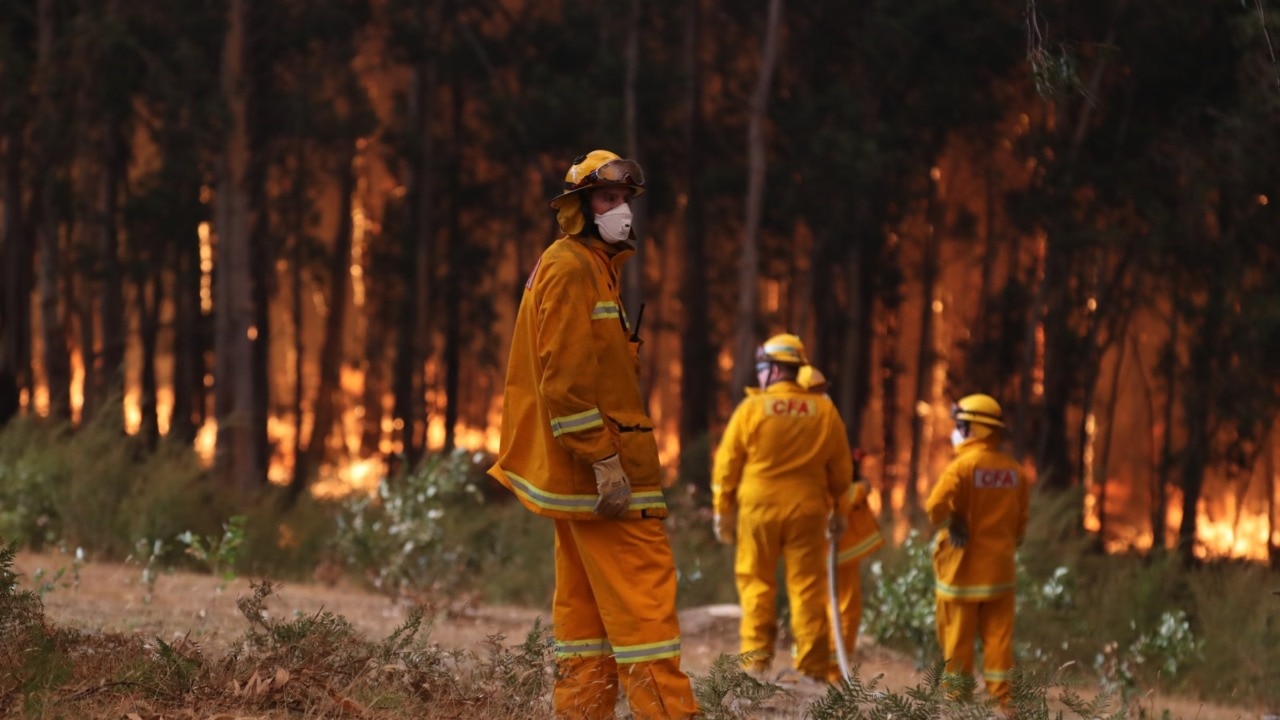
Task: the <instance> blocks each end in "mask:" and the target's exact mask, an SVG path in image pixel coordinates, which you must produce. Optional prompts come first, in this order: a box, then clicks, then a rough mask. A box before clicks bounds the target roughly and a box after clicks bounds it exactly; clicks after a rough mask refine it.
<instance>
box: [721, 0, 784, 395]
mask: <svg viewBox="0 0 1280 720" xmlns="http://www.w3.org/2000/svg"><path fill="white" fill-rule="evenodd" d="M782 3H783V0H769V17H768V19H767V20H766V21H765V28H764V33H765V35H764V47H763V49H762V51H761V53H760V75H759V76H758V77H757V78H756V86H755V91H754V92H752V94H751V107H750V110H749V115H748V120H747V197H746V202H745V205H746V218H745V221H744V222H743V226H742V235H743V238H742V259H741V261H740V263H741V264H740V265H739V266H738V312H737V342H736V343H735V347H736V349H735V351H734V355H733V360H734V362H733V386H732V390H731V391H732V392H733V393H735V395H736V393H738V392H741V389H742V388H743V387H745V386H746V385H747V383H748V382H750V380H751V376H752V373H753V371H754V366H753V358H754V354H755V348H756V346H757V344H758V338H757V337H756V333H757V328H756V318H757V312H758V308H757V304H758V303H757V300H756V296H757V295H758V292H757V286H756V284H757V282H758V275H759V273H760V218H761V216H762V214H763V210H764V183H765V172H766V170H767V168H766V159H765V150H766V145H767V142H766V138H765V123H766V122H767V121H768V115H767V114H766V113H767V111H768V107H769V92H770V87H771V85H772V83H773V71H774V67H775V65H776V64H777V60H778V44H779V35H780V34H781V30H782V27H781V25H782V9H783V8H782Z"/></svg>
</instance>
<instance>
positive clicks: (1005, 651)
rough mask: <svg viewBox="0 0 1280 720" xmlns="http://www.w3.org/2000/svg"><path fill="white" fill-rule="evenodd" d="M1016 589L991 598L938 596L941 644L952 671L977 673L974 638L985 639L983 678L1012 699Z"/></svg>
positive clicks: (996, 691) (1002, 700)
mask: <svg viewBox="0 0 1280 720" xmlns="http://www.w3.org/2000/svg"><path fill="white" fill-rule="evenodd" d="M1014 603H1015V597H1014V594H1013V593H1007V594H1005V595H1000V596H997V597H994V598H991V599H989V600H944V599H942V598H938V610H937V612H938V615H937V617H938V644H940V645H941V646H942V654H943V657H945V658H946V659H947V669H946V671H947V672H948V673H954V674H959V673H965V674H969V675H972V674H973V642H974V640H975V639H976V638H978V637H980V638H981V639H982V679H983V680H984V681H986V684H987V692H988V693H989V694H990V695H991V696H992V697H994V698H997V699H998V700H999V701H1000V704H1001V705H1005V704H1006V703H1008V702H1009V671H1010V670H1012V669H1013V614H1014Z"/></svg>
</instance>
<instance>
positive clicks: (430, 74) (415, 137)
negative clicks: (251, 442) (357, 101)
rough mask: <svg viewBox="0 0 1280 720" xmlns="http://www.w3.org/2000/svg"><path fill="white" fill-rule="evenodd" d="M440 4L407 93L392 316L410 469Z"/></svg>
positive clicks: (429, 17)
mask: <svg viewBox="0 0 1280 720" xmlns="http://www.w3.org/2000/svg"><path fill="white" fill-rule="evenodd" d="M440 5H441V3H439V2H435V3H431V4H430V5H426V4H424V5H423V6H422V7H421V9H420V14H419V16H418V21H419V23H420V24H421V31H422V38H423V50H422V54H421V55H420V56H419V58H418V61H417V64H416V65H415V67H414V69H413V80H412V87H411V89H410V94H409V113H408V115H409V119H408V125H409V128H410V133H409V136H410V140H409V143H410V147H409V150H408V152H407V154H408V156H409V173H408V174H409V177H408V180H407V182H406V192H405V201H406V204H407V213H406V214H407V216H408V222H407V223H406V228H405V242H404V262H403V263H402V267H403V274H402V282H403V285H404V292H403V293H402V300H401V302H400V303H399V309H398V312H397V315H398V316H399V318H400V319H399V322H398V323H397V335H396V360H395V371H394V374H395V377H394V379H393V385H394V388H395V409H394V411H393V412H394V415H395V418H396V422H397V424H399V425H401V430H400V440H401V444H402V446H403V448H404V453H405V456H406V459H407V460H408V465H409V467H413V466H415V465H417V463H418V461H419V460H420V459H421V458H422V455H423V452H424V451H425V449H426V432H427V413H426V399H425V394H426V361H427V357H428V356H429V355H430V354H431V327H432V324H431V304H432V288H433V278H432V269H433V259H434V257H433V256H434V254H435V252H434V249H433V245H434V242H433V237H434V227H433V225H432V222H433V217H432V201H433V199H434V187H433V182H432V164H433V163H434V161H435V156H434V144H433V142H432V124H431V120H432V118H433V117H435V110H436V109H435V107H434V99H435V93H436V85H437V58H436V56H435V54H434V53H433V52H432V51H431V50H430V48H432V47H434V46H435V42H436V38H437V37H438V35H439V32H440V15H439V13H440Z"/></svg>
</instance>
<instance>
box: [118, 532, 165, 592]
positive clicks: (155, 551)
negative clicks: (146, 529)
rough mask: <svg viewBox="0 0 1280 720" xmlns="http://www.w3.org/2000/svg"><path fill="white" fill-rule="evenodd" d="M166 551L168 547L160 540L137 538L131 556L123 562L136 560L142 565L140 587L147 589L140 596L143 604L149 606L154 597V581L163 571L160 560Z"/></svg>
mask: <svg viewBox="0 0 1280 720" xmlns="http://www.w3.org/2000/svg"><path fill="white" fill-rule="evenodd" d="M168 549H169V547H168V545H167V544H166V543H165V541H164V540H161V539H160V538H156V539H155V540H148V539H147V538H138V541H137V542H135V543H134V544H133V554H132V555H130V556H129V557H127V558H125V562H128V561H130V560H138V561H139V562H141V563H142V577H141V578H140V579H141V580H142V586H143V587H145V588H146V589H147V592H146V594H145V595H143V596H142V602H143V603H144V604H150V603H151V598H152V596H153V595H155V592H156V580H157V579H158V578H159V577H160V572H161V571H162V570H163V569H164V568H163V567H162V566H161V564H160V563H161V559H162V558H163V557H164V554H165V553H166V552H167V551H168Z"/></svg>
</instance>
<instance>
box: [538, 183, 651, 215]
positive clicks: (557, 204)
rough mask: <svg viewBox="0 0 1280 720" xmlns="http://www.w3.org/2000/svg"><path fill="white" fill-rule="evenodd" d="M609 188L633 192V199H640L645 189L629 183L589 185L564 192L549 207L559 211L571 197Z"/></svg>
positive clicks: (552, 199) (552, 200) (554, 198)
mask: <svg viewBox="0 0 1280 720" xmlns="http://www.w3.org/2000/svg"><path fill="white" fill-rule="evenodd" d="M607 187H620V188H626V189H628V190H630V191H631V197H632V198H638V197H640V196H641V195H643V194H644V188H643V187H641V186H639V185H629V184H627V183H600V184H598V185H588V186H587V187H580V188H577V189H575V190H568V191H565V192H562V193H560V194H559V195H557V196H555V197H553V198H551V202H550V203H548V205H549V206H550V207H551V209H552V210H559V209H560V201H561V200H564V199H565V198H567V197H569V196H570V195H578V194H580V193H583V192H586V191H587V190H598V189H600V188H607Z"/></svg>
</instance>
